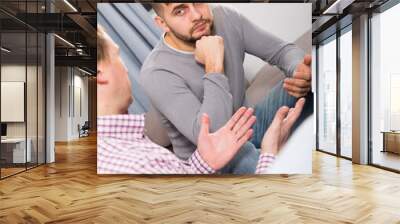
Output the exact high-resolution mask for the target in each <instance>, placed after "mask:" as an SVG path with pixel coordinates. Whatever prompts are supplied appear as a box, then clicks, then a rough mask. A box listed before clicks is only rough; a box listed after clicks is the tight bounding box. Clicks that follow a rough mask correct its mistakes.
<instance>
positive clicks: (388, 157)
mask: <svg viewBox="0 0 400 224" xmlns="http://www.w3.org/2000/svg"><path fill="white" fill-rule="evenodd" d="M399 21H400V4H397V5H395V6H393V7H392V8H390V9H388V10H386V11H384V12H382V13H379V14H375V15H373V17H372V18H371V29H372V32H371V34H372V36H371V41H372V42H371V60H372V62H371V66H372V67H371V68H372V71H371V98H370V104H371V107H370V108H371V111H370V120H371V125H370V128H371V130H370V132H371V141H372V154H371V155H370V156H371V157H372V163H373V164H375V165H379V166H383V167H387V168H390V169H395V170H400V133H399V132H395V131H399V130H400V105H399V104H400V103H399V102H400V100H399V97H400V67H399V54H398V53H399V52H400V41H399V40H400V33H399V32H398V23H399Z"/></svg>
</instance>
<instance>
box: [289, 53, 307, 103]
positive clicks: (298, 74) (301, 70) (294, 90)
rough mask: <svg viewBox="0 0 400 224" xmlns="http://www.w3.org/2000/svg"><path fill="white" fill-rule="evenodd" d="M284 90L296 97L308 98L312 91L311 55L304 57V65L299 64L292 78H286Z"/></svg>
mask: <svg viewBox="0 0 400 224" xmlns="http://www.w3.org/2000/svg"><path fill="white" fill-rule="evenodd" d="M283 88H284V89H286V90H287V91H288V93H289V94H290V95H292V96H294V97H297V98H300V97H303V96H306V95H307V93H308V92H309V91H310V90H311V55H306V56H304V59H303V61H302V63H300V64H298V65H297V67H296V70H295V71H294V74H293V77H292V78H286V79H285V80H284V82H283Z"/></svg>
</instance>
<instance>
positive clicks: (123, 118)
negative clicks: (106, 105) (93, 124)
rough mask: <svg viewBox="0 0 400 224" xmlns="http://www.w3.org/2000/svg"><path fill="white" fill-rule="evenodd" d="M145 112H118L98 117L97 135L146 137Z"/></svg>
mask: <svg viewBox="0 0 400 224" xmlns="http://www.w3.org/2000/svg"><path fill="white" fill-rule="evenodd" d="M144 118H145V114H118V115H107V116H98V117H97V135H98V136H99V137H111V138H118V139H123V140H132V139H140V138H144Z"/></svg>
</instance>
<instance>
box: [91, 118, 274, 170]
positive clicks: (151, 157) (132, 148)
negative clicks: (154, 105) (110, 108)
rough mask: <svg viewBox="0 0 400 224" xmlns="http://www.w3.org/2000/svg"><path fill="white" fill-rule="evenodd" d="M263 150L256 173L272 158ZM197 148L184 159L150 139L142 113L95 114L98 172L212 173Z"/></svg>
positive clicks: (266, 165) (269, 162)
mask: <svg viewBox="0 0 400 224" xmlns="http://www.w3.org/2000/svg"><path fill="white" fill-rule="evenodd" d="M274 159H275V157H274V155H272V154H262V155H260V159H259V162H258V165H257V170H256V173H259V174H262V173H265V172H266V171H267V168H268V166H270V164H271V163H272V162H273V161H274ZM215 172H216V171H215V170H213V169H212V168H211V167H210V166H209V165H208V164H207V163H206V162H205V161H204V160H203V158H202V157H201V155H200V154H199V152H198V151H197V150H196V151H195V152H194V153H193V155H192V156H191V157H190V158H189V159H188V160H187V161H184V160H181V159H179V158H178V157H176V156H175V155H174V154H173V153H172V152H171V151H169V150H168V149H166V148H163V147H161V146H159V145H157V144H155V143H153V142H152V141H151V140H150V139H149V138H148V137H146V136H145V134H144V114H140V115H134V114H121V115H111V116H101V117H98V118H97V173H98V174H211V173H215Z"/></svg>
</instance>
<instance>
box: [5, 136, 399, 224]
mask: <svg viewBox="0 0 400 224" xmlns="http://www.w3.org/2000/svg"><path fill="white" fill-rule="evenodd" d="M56 149H57V150H56V158H57V159H56V163H55V164H51V165H46V166H41V167H39V168H36V169H33V170H30V171H28V172H26V173H22V174H19V175H17V176H14V177H10V178H8V179H5V180H2V181H0V223H44V222H47V223H373V224H376V223H385V224H386V223H400V175H399V174H395V173H391V172H387V171H384V170H380V169H377V168H374V167H369V166H359V165H352V164H351V162H350V161H347V160H343V159H338V158H335V157H333V156H330V155H326V154H323V153H320V152H315V153H314V159H313V160H314V164H313V174H312V175H291V176H286V177H285V176H255V177H251V176H241V177H221V176H215V177H199V176H191V177H176V176H97V175H96V139H95V138H94V137H91V138H85V139H83V140H81V141H77V142H71V143H69V144H58V145H57V147H56Z"/></svg>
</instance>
